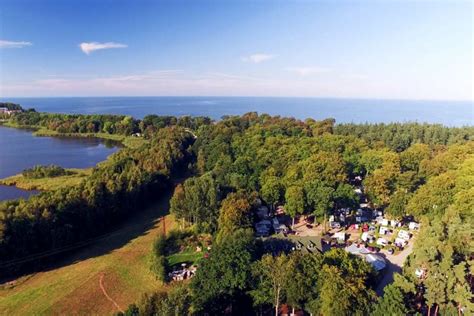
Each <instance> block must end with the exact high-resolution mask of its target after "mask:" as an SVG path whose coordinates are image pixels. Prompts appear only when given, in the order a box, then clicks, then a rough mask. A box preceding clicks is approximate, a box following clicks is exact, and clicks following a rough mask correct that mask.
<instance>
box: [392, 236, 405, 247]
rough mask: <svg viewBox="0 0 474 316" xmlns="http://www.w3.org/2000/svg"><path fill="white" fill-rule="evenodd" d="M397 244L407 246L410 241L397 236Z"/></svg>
mask: <svg viewBox="0 0 474 316" xmlns="http://www.w3.org/2000/svg"><path fill="white" fill-rule="evenodd" d="M394 244H395V246H397V247H401V248H403V247H405V246H406V245H407V244H408V241H406V240H405V239H403V238H395V242H394Z"/></svg>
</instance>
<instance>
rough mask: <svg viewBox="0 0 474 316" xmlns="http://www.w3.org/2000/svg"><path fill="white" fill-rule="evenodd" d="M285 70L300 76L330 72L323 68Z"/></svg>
mask: <svg viewBox="0 0 474 316" xmlns="http://www.w3.org/2000/svg"><path fill="white" fill-rule="evenodd" d="M286 70H288V71H290V72H293V73H296V74H298V75H300V76H309V75H315V74H321V73H327V72H330V71H331V69H329V68H323V67H289V68H286Z"/></svg>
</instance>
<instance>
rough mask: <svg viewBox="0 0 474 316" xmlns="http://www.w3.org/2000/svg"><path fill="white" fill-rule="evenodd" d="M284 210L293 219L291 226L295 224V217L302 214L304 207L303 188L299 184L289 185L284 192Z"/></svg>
mask: <svg viewBox="0 0 474 316" xmlns="http://www.w3.org/2000/svg"><path fill="white" fill-rule="evenodd" d="M285 200H286V203H285V212H287V213H288V215H290V216H291V217H292V219H293V223H292V226H294V225H295V217H296V216H297V215H298V214H302V213H303V211H304V207H305V197H304V191H303V188H302V187H300V186H292V187H289V188H288V189H287V190H286V192H285Z"/></svg>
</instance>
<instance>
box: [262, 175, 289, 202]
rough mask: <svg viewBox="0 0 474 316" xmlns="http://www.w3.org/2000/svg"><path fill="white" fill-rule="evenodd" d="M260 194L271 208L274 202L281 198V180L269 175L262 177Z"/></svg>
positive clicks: (282, 190) (282, 189)
mask: <svg viewBox="0 0 474 316" xmlns="http://www.w3.org/2000/svg"><path fill="white" fill-rule="evenodd" d="M261 186H262V187H261V189H260V194H261V195H262V198H263V199H264V200H265V202H267V203H268V204H269V205H270V207H271V208H272V209H274V207H275V204H276V203H278V202H280V201H281V200H282V198H283V192H284V188H283V185H282V184H281V181H280V179H279V178H278V177H276V176H269V177H265V178H264V179H262V183H261Z"/></svg>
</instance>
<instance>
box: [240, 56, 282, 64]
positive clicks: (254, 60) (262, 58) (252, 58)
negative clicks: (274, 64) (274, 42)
mask: <svg viewBox="0 0 474 316" xmlns="http://www.w3.org/2000/svg"><path fill="white" fill-rule="evenodd" d="M273 58H275V55H271V54H253V55H250V56H244V57H242V61H244V62H250V63H254V64H258V63H261V62H264V61H267V60H270V59H273Z"/></svg>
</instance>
